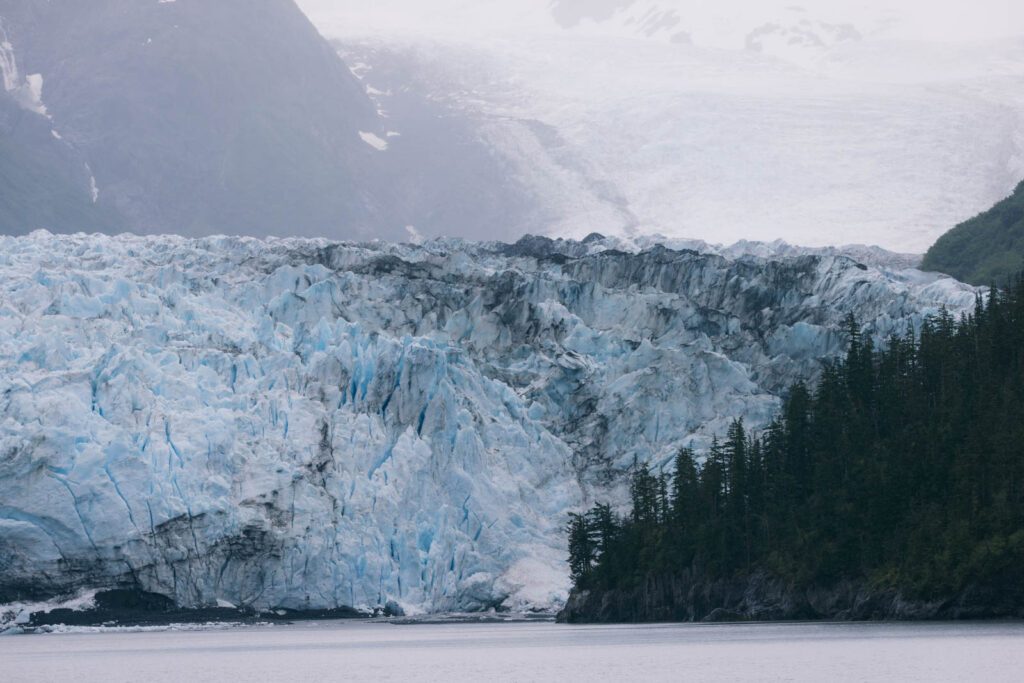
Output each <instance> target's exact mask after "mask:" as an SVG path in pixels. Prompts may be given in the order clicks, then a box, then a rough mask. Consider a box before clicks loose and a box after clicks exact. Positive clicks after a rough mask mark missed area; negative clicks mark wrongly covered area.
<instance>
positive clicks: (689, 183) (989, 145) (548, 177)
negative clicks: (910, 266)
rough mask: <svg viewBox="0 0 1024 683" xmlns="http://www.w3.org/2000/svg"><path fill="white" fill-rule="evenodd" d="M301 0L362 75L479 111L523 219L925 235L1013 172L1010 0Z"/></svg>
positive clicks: (999, 190)
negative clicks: (525, 205) (525, 194)
mask: <svg viewBox="0 0 1024 683" xmlns="http://www.w3.org/2000/svg"><path fill="white" fill-rule="evenodd" d="M303 4H304V6H305V8H306V9H307V10H308V11H309V12H310V15H311V17H312V18H313V20H314V21H316V23H317V25H318V27H319V28H320V29H321V31H322V32H323V33H324V34H325V35H326V36H328V37H329V38H332V39H335V40H336V41H337V43H338V44H339V46H340V47H341V53H342V55H343V56H344V57H345V58H346V59H347V60H348V61H349V62H350V63H356V62H359V63H361V64H362V65H363V67H364V68H363V70H362V71H361V76H362V78H363V80H364V83H366V84H367V86H369V87H373V88H375V89H377V90H379V91H381V92H393V93H400V92H401V91H402V89H403V88H405V87H409V86H412V87H414V88H416V89H417V90H422V91H424V92H427V93H429V96H430V97H431V99H432V100H435V101H437V102H441V103H444V104H445V105H446V106H447V107H448V109H449V112H450V114H449V115H450V116H452V117H461V118H464V119H466V120H470V121H474V122H476V126H477V135H478V136H479V138H480V139H482V140H483V141H484V142H485V143H486V144H487V145H488V146H489V147H491V148H492V149H493V150H494V151H495V154H497V155H499V156H500V157H501V158H503V159H504V160H505V163H506V164H507V165H508V167H509V169H510V170H509V174H510V175H511V176H512V177H514V178H515V179H516V181H517V182H519V183H520V184H522V185H523V186H524V187H526V188H527V189H528V191H529V193H530V194H532V199H531V201H532V202H533V203H534V204H536V205H537V206H538V207H540V210H541V211H542V212H543V218H544V220H543V222H541V223H540V224H539V225H540V227H537V228H533V229H532V230H533V231H534V232H537V231H540V230H543V231H544V232H545V234H550V235H557V236H562V237H567V236H571V237H576V238H581V237H583V236H584V235H586V234H588V233H589V232H591V231H593V230H597V231H599V232H602V233H604V234H617V235H622V236H633V235H643V234H652V233H660V234H664V235H668V236H671V237H677V238H678V237H691V238H700V239H705V240H708V241H714V242H733V241H736V240H739V239H743V238H748V239H750V238H752V239H762V240H772V239H776V238H782V239H785V240H787V241H789V242H793V243H796V244H804V245H826V244H842V243H847V242H865V243H869V244H880V245H882V246H884V247H886V248H888V249H893V250H898V251H912V252H919V253H920V252H923V251H925V250H926V249H927V248H928V247H929V246H931V244H932V243H934V241H935V240H936V239H937V238H938V237H939V236H940V235H942V234H943V233H944V232H946V231H947V230H949V229H950V228H952V227H953V226H954V225H956V224H957V223H959V222H961V221H963V220H966V219H968V218H970V217H972V216H974V215H976V214H978V213H980V212H981V211H984V210H986V209H988V208H989V207H991V206H992V205H993V204H994V203H995V202H997V201H998V200H1000V199H1002V198H1004V197H1006V196H1008V195H1009V194H1010V193H1011V192H1012V190H1013V188H1014V187H1015V186H1016V185H1017V183H1018V182H1020V180H1021V179H1022V178H1024V97H1022V95H1021V93H1024V87H1022V86H1024V40H1022V37H1021V36H1024V10H1021V9H1020V7H1019V6H1014V5H1013V3H1010V2H1005V1H1004V0H984V1H983V2H980V3H974V4H972V5H970V7H957V5H958V3H956V2H952V3H945V4H943V3H939V4H938V5H936V3H927V4H925V3H922V7H914V8H909V7H904V6H901V7H893V3H891V2H888V3H885V2H867V3H865V2H854V1H852V0H851V1H850V2H836V1H832V2H827V3H826V2H814V1H812V2H809V3H801V5H806V6H797V5H793V4H792V3H787V2H777V3H776V2H771V1H770V0H765V1H754V0H726V1H724V2H721V3H693V2H681V1H680V0H634V1H630V0H621V1H615V0H612V1H611V2H599V1H597V0H590V1H589V2H588V1H583V0H576V1H573V0H562V1H560V2H549V1H548V0H519V1H517V2H511V1H510V0H489V1H485V0H481V1H480V2H475V3H464V2H457V1H456V0H430V1H429V2H415V3H412V2H409V0H387V1H382V2H380V3H375V4H374V7H373V8H367V7H366V3H364V2H355V1H353V0H335V1H334V2H323V1H322V0H321V1H320V2H318V1H317V0H305V2H304V3H303ZM960 4H965V3H960ZM939 5H941V6H939ZM915 11H916V15H914V12H915ZM905 15H908V16H905ZM909 15H913V16H909ZM976 24H978V25H976ZM985 24H988V25H987V26H986V25H985ZM997 24H998V25H997ZM950 36H953V37H954V38H956V40H950V39H949V37H950ZM378 99H379V102H380V106H381V107H383V108H384V109H385V110H386V109H388V106H389V105H388V101H389V99H392V98H389V97H388V96H387V95H383V96H380V97H379V98H378ZM414 140H415V138H412V139H410V140H406V142H407V143H408V144H412V143H413V142H414Z"/></svg>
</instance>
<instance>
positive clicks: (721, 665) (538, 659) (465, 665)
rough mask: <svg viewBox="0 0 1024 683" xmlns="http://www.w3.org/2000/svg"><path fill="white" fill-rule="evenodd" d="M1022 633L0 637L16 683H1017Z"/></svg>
mask: <svg viewBox="0 0 1024 683" xmlns="http://www.w3.org/2000/svg"><path fill="white" fill-rule="evenodd" d="M1022 679H1024V624H1017V623H1007V624H967V625H964V624H744V625H734V624H730V625H652V626H561V625H556V624H551V623H506V624H443V625H413V626H401V625H395V624H388V623H337V622H334V623H315V624H303V625H298V626H275V627H253V628H248V627H247V628H233V629H228V630H211V631H166V632H146V633H121V632H115V633H111V632H106V633H72V634H46V635H31V636H24V635H22V636H5V637H0V680H4V681H12V682H15V681H16V682H20V681H74V682H75V683H87V682H89V681H103V682H104V683H110V682H112V681H145V682H146V683H164V682H165V681H167V682H169V681H175V682H177V681H190V682H191V681H218V682H223V681H340V680H351V681H364V680H380V681H541V680H559V681H588V682H589V683H593V682H594V681H622V680H641V681H661V680H664V681H684V680H693V681H816V682H817V681H900V682H904V681H986V682H992V681H1021V680H1022Z"/></svg>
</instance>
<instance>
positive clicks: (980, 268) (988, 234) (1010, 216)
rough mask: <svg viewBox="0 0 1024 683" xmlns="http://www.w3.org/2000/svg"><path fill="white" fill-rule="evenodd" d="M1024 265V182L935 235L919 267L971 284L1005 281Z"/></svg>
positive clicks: (989, 283)
mask: <svg viewBox="0 0 1024 683" xmlns="http://www.w3.org/2000/svg"><path fill="white" fill-rule="evenodd" d="M1022 266H1024V183H1021V184H1020V185H1018V186H1017V189H1016V190H1015V191H1014V193H1013V194H1012V195H1011V196H1010V197H1008V198H1007V199H1004V200H1003V201H1001V202H999V203H998V204H996V205H995V206H994V207H992V208H991V209H989V210H988V211H986V212H985V213H983V214H981V215H979V216H976V217H974V218H972V219H971V220H969V221H967V222H965V223H961V224H960V225H958V226H957V227H955V228H953V229H952V230H950V231H949V232H947V233H946V234H945V235H943V236H942V237H940V238H939V241H938V242H936V243H935V244H934V245H933V246H932V248H931V249H929V250H928V253H927V254H925V257H924V262H923V264H922V268H924V269H925V270H937V271H940V272H943V273H947V274H949V275H952V276H953V277H955V278H956V279H958V280H962V281H963V282H969V283H971V284H975V285H991V284H993V283H996V282H1005V281H1006V280H1007V279H1008V278H1009V277H1011V276H1012V275H1013V274H1014V273H1016V272H1018V271H1019V270H1020V269H1021V267H1022Z"/></svg>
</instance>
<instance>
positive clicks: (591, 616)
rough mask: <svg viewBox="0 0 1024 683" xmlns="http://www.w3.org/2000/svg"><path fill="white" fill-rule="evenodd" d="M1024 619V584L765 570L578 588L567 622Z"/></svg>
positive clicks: (562, 615) (560, 617)
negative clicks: (803, 579) (894, 581)
mask: <svg viewBox="0 0 1024 683" xmlns="http://www.w3.org/2000/svg"><path fill="white" fill-rule="evenodd" d="M1006 618H1017V619H1020V618H1024V586H1019V585H1014V584H1013V583H1012V582H1006V583H999V582H996V583H994V584H988V585H972V586H969V587H968V588H966V589H964V590H962V591H959V592H957V593H955V594H953V595H949V596H943V597H937V598H934V599H927V600H926V599H919V598H911V597H908V596H907V595H906V594H905V593H904V592H902V591H900V590H898V589H896V588H892V587H885V586H874V585H871V584H870V583H869V582H867V581H849V580H847V581H839V582H836V583H835V584H832V585H829V586H823V585H811V586H800V585H797V584H795V583H793V582H789V581H785V580H782V579H780V578H777V577H774V576H771V575H769V574H767V573H763V572H755V573H753V574H750V575H749V576H746V577H740V578H733V579H709V578H707V577H703V576H695V575H694V574H692V573H690V572H682V573H680V574H675V575H659V576H649V577H647V579H646V580H644V581H643V582H642V583H640V584H638V585H636V586H635V587H632V588H629V589H616V590H605V591H599V590H582V591H580V590H574V591H573V592H572V594H571V595H570V596H569V600H568V601H567V603H566V605H565V607H564V608H563V609H562V611H561V612H559V614H558V621H559V622H562V623H642V622H730V621H880V620H908V621H919V620H964V619H1006Z"/></svg>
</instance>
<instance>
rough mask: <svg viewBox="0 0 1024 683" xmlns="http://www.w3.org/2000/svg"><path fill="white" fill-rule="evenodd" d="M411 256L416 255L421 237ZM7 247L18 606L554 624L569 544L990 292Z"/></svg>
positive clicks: (656, 264) (332, 254)
mask: <svg viewBox="0 0 1024 683" xmlns="http://www.w3.org/2000/svg"><path fill="white" fill-rule="evenodd" d="M410 235H411V236H415V235H414V233H413V232H410ZM614 244H615V243H614V242H609V241H607V240H606V239H605V238H602V237H600V236H592V237H591V238H588V240H587V241H585V242H574V241H571V240H557V241H552V240H548V239H544V238H524V239H523V240H521V241H519V242H518V243H516V244H512V245H505V244H499V243H482V244H478V243H466V242H461V241H457V240H448V241H428V242H425V243H424V244H422V245H419V246H416V245H411V244H405V245H392V244H386V243H373V244H343V243H331V242H327V241H324V240H297V239H289V240H268V241H259V240H255V239H243V238H210V239H203V240H187V239H183V238H177V237H152V238H139V237H132V236H121V237H104V236H84V235H77V236H63V237H59V236H54V235H50V234H49V233H45V232H37V233H33V234H32V235H30V236H28V237H24V238H3V239H0V377H2V378H3V382H2V384H0V602H6V601H11V600H14V599H20V600H22V601H25V600H29V599H31V600H42V599H46V598H51V597H53V596H61V595H68V594H78V593H80V592H82V591H85V590H97V589H102V588H108V587H115V586H121V587H123V586H135V587H139V588H142V589H144V590H147V591H153V592H157V593H162V594H164V595H167V596H170V597H172V598H173V599H174V600H175V601H176V602H177V603H178V604H179V605H182V606H200V605H216V604H219V603H220V602H221V601H223V602H228V603H231V604H232V605H237V606H252V607H257V608H270V607H283V608H306V607H309V608H325V607H337V606H353V607H375V606H378V605H384V604H385V603H386V602H388V601H394V602H397V603H398V604H399V605H401V606H403V608H405V609H406V610H407V611H443V610H482V609H489V608H492V607H494V608H502V609H513V610H521V609H550V608H552V607H554V606H556V605H558V604H559V602H560V601H561V600H563V599H564V597H565V594H566V589H567V588H568V581H567V573H566V571H565V567H564V558H565V548H564V543H565V541H564V537H563V531H562V530H563V525H564V523H565V520H566V515H567V513H568V512H569V511H572V510H576V509H580V508H581V507H583V506H585V505H588V504H589V503H590V502H592V501H593V500H595V499H602V500H612V501H613V502H614V501H616V500H621V496H622V493H623V482H624V479H625V473H626V472H627V471H628V469H629V468H630V467H631V466H632V464H633V463H634V462H641V463H649V464H651V465H653V466H655V467H657V466H660V465H662V464H663V463H667V462H669V461H670V459H671V457H672V455H673V453H674V451H675V449H676V448H678V447H679V446H681V445H684V444H693V445H695V446H697V447H698V448H702V447H704V446H705V445H706V444H707V442H708V440H709V439H710V437H711V435H713V434H714V433H722V432H723V431H724V429H725V427H726V425H727V423H728V421H729V420H731V419H733V418H735V417H744V418H745V419H746V420H747V421H748V422H749V424H750V426H751V427H753V428H757V427H758V426H761V425H764V424H765V423H766V421H767V420H769V419H770V418H771V417H772V416H773V415H774V413H775V410H776V408H777V407H778V404H779V399H778V395H779V392H781V391H783V390H784V389H785V387H786V386H787V385H788V384H789V383H790V382H792V381H793V380H795V379H798V378H806V377H813V375H814V374H815V372H816V371H817V368H818V367H819V359H821V358H824V357H828V356H830V355H833V354H836V353H838V352H840V351H841V349H842V348H843V346H844V344H845V338H844V335H843V333H842V332H841V331H840V330H841V326H842V321H843V319H844V317H845V316H846V315H847V314H849V313H854V314H856V315H857V316H858V318H859V319H860V320H861V321H862V322H863V323H864V324H865V326H866V328H867V329H868V330H870V331H871V332H872V333H873V334H875V335H876V336H877V337H878V338H879V340H880V341H881V339H882V338H884V337H885V336H887V335H889V334H891V333H903V332H906V331H908V330H911V329H914V328H915V327H917V326H918V325H919V324H920V323H921V321H922V319H923V318H924V316H926V315H928V314H930V313H935V312H937V311H938V310H939V309H940V307H942V306H946V307H948V308H949V309H950V310H951V311H953V312H954V313H957V312H959V311H961V310H965V309H967V308H969V307H970V306H972V305H973V302H974V295H975V293H974V290H972V289H971V288H968V287H966V286H964V285H961V284H959V283H957V282H955V281H953V280H950V279H948V278H942V277H940V276H937V275H930V274H924V273H920V272H918V271H913V270H895V269H889V268H881V269H879V268H875V267H872V266H870V265H866V264H863V263H860V262H858V261H856V260H854V259H851V258H849V257H847V256H844V255H842V254H838V253H836V254H824V255H821V254H817V255H815V254H810V255H798V256H791V257H786V258H776V259H766V258H761V257H756V256H740V257H737V258H726V257H724V256H721V255H718V254H711V253H700V252H698V251H695V250H671V249H667V248H665V247H663V246H657V245H655V246H648V247H646V248H642V249H638V250H636V251H635V252H633V253H630V252H626V251H623V250H620V249H617V248H614Z"/></svg>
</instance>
